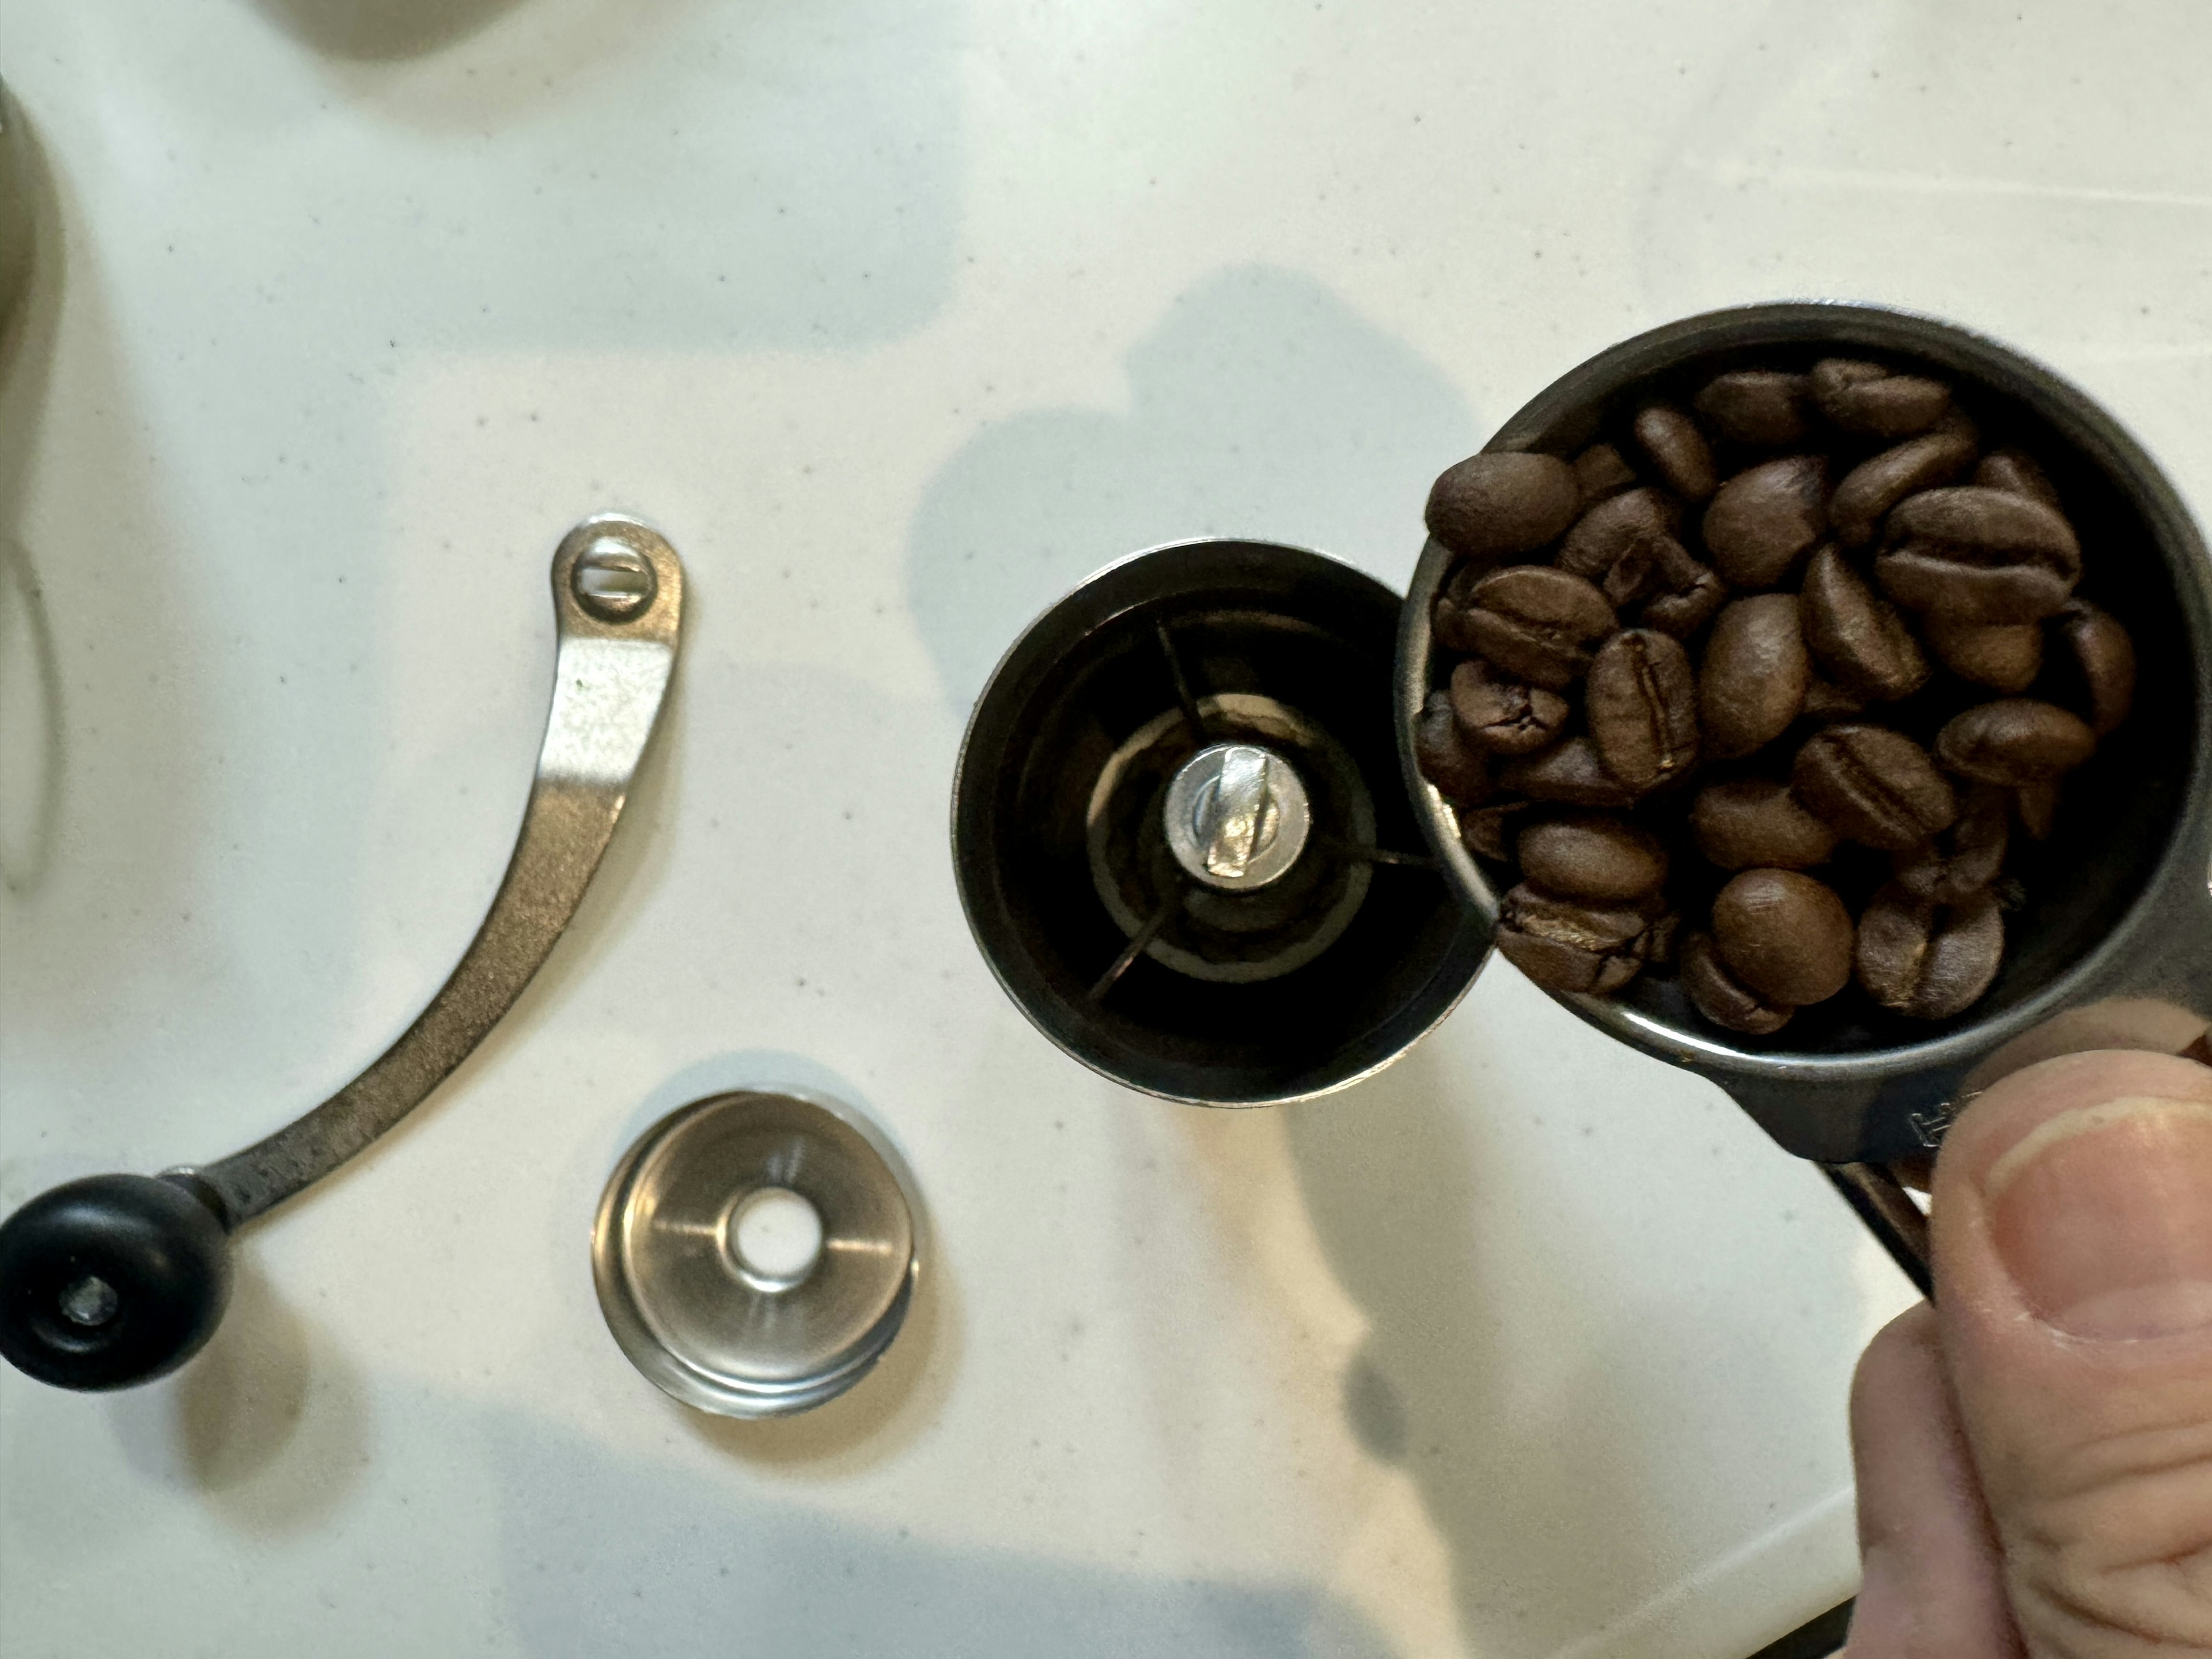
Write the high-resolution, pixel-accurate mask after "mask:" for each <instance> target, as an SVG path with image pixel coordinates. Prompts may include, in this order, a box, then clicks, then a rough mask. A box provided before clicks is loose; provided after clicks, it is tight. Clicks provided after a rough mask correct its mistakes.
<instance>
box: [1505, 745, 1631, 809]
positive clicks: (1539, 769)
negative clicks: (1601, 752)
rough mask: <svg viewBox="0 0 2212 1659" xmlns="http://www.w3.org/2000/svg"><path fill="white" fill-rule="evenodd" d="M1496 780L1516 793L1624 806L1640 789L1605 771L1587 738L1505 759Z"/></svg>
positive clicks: (1573, 803) (1582, 803) (1583, 803)
mask: <svg viewBox="0 0 2212 1659" xmlns="http://www.w3.org/2000/svg"><path fill="white" fill-rule="evenodd" d="M1498 782H1499V783H1501V784H1503V785H1504V787H1506V788H1508V789H1510V790H1512V791H1513V792H1514V793H1516V794H1522V795H1528V796H1530V797H1532V798H1533V799H1536V800H1555V801H1559V802H1562V803H1564V804H1565V805H1569V806H1626V805H1628V804H1629V803H1630V802H1632V801H1633V800H1634V799H1636V798H1637V797H1638V796H1639V795H1641V794H1642V793H1644V792H1643V791H1642V790H1641V789H1636V788H1632V787H1630V786H1629V785H1627V784H1626V783H1624V782H1622V781H1620V779H1619V778H1617V777H1615V776H1613V774H1612V773H1610V772H1608V771H1607V770H1606V767H1605V762H1604V761H1603V760H1602V759H1601V758H1600V757H1599V756H1598V750H1597V744H1595V743H1593V742H1591V741H1590V740H1589V738H1568V739H1567V740H1566V741H1565V742H1564V743H1555V744H1553V745H1552V746H1551V747H1550V748H1549V749H1547V750H1544V751H1543V752H1542V753H1541V754H1535V755H1523V756H1522V757H1520V758H1519V759H1517V760H1510V761H1508V762H1506V763H1505V765H1504V768H1503V769H1501V770H1500V771H1499V772H1498Z"/></svg>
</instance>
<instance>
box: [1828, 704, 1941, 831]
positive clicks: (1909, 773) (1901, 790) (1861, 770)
mask: <svg viewBox="0 0 2212 1659" xmlns="http://www.w3.org/2000/svg"><path fill="white" fill-rule="evenodd" d="M1790 788H1791V789H1792V790H1793V791H1795V792H1796V796H1797V799H1799V800H1801V801H1802V802H1804V803H1805V805H1807V806H1808V807H1810V808H1811V809H1812V810H1813V811H1815V812H1817V813H1819V814H1820V816H1821V817H1824V818H1826V820H1827V821H1828V823H1829V824H1830V825H1831V827H1832V828H1833V829H1835V831H1836V833H1837V834H1838V835H1839V836H1843V837H1844V839H1845V840H1846V841H1855V842H1858V843H1859V844H1860V845H1861V846H1863V847H1873V848H1879V849H1880V850H1881V851H1883V852H1886V853H1901V852H1903V851H1905V849H1906V848H1910V847H1917V846H1918V845H1919V844H1920V843H1921V842H1923V841H1926V840H1927V839H1928V838H1929V836H1933V835H1935V834H1936V832H1937V831H1939V830H1941V829H1948V827H1949V825H1950V823H1951V821H1952V820H1953V819H1954V818H1955V817H1957V816H1958V812H1959V805H1958V799H1957V797H1956V796H1955V795H1954V793H1952V789H1951V786H1950V784H1949V783H1948V781H1945V779H1944V777H1943V775H1942V773H1940V772H1938V771H1937V770H1936V767H1935V764H1934V763H1933V762H1931V761H1930V760H1929V758H1928V755H1927V751H1926V750H1923V749H1922V748H1921V746H1920V745H1919V744H1917V743H1915V742H1913V741H1912V739H1911V738H1908V737H1906V736H1905V735H1904V734H1903V733H1901V732H1892V731H1890V730H1889V729H1888V728H1887V727H1886V726H1868V725H1863V724H1859V723H1856V722H1845V723H1844V724H1841V725H1838V726H1829V727H1827V728H1826V730H1824V731H1821V732H1815V733H1814V735H1813V736H1812V737H1811V738H1808V739H1807V741H1806V744H1805V746H1804V747H1803V748H1802V749H1800V750H1798V751H1797V759H1796V763H1795V764H1793V765H1792V766H1791V768H1790Z"/></svg>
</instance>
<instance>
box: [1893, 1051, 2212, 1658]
mask: <svg viewBox="0 0 2212 1659" xmlns="http://www.w3.org/2000/svg"><path fill="white" fill-rule="evenodd" d="M1931 1219H1932V1223H1933V1238H1934V1249H1935V1258H1936V1309H1937V1315H1938V1318H1939V1321H1940V1323H1941V1328H1942V1347H1943V1354H1944V1358H1945V1362H1946V1367H1947V1370H1948V1374H1949V1376H1950V1379H1951V1382H1952V1385H1953V1388H1954V1395H1955V1397H1956V1400H1957V1403H1958V1407H1959V1412H1960V1420H1961V1421H1962V1423H1963V1425H1964V1426H1965V1429H1966V1438H1967V1442H1968V1443H1969V1445H1970V1447H1971V1449H1972V1456H1973V1460H1974V1464H1975V1467H1976V1470H1977V1472H1978V1475H1979V1478H1980V1480H1981V1485H1982V1490H1983V1492H1984V1495H1985V1497H1986V1498H1987V1499H1988V1502H1989V1506H1990V1514H1991V1516H1992V1518H1993V1520H1994V1522H1995V1525H1996V1534H1997V1537H1998V1539H1999V1541H2000V1544H2001V1546H2002V1551H2003V1557H2004V1573H2005V1582H2006V1586H2007V1589H2008V1593H2009V1595H2010V1598H2011V1601H2012V1605H2013V1610H2014V1614H2015V1618H2016V1620H2018V1622H2019V1626H2020V1629H2021V1634H2022V1636H2023V1637H2024V1638H2025V1639H2026V1642H2027V1649H2028V1651H2029V1652H2031V1653H2033V1654H2036V1655H2051V1656H2068V1659H2076V1656H2079V1659H2091V1656H2094V1659H2120V1656H2134V1655H2139V1654H2141V1655H2148V1654H2151V1653H2159V1654H2163V1655H2171V1654H2172V1653H2174V1652H2176V1651H2177V1650H2179V1651H2186V1652H2193V1651H2198V1650H2212V1071H2208V1070H2206V1069H2205V1068H2204V1067H2203V1066H2197V1065H2194V1064H2192V1063H2191V1062H2189V1061H2187V1060H2177V1059H2174V1058H2172V1057H2170V1056H2166V1055H2158V1054H2134V1053H2116V1052H2110V1053H2103V1054H2076V1055H2071V1056H2069V1057H2067V1058H2065V1059H2063V1060H2048V1061H2045V1062H2044V1063H2043V1064H2042V1065H2039V1066H2032V1067H2030V1068H2029V1069H2027V1070H2026V1071H2023V1072H2020V1073H2015V1074H2014V1075H2013V1076H2011V1077H2008V1078H2007V1079H2004V1080H2003V1081H2002V1082H2001V1083H1999V1084H1997V1085H1996V1086H1995V1087H1993V1088H1991V1089H1990V1091H1988V1093H1986V1094H1985V1095H1984V1096H1983V1097H1981V1098H1980V1099H1979V1100H1978V1101H1977V1102H1976V1103H1974V1105H1973V1106H1972V1109H1969V1110H1968V1111H1967V1112H1966V1115H1964V1117H1962V1118H1961V1119H1960V1122H1959V1125H1958V1127H1956V1128H1955V1129H1954V1130H1953V1131H1952V1133H1951V1136H1950V1139H1949V1140H1948V1143H1947V1144H1946V1146H1945V1147H1944V1149H1943V1154H1942V1158H1940V1159H1939V1160H1938V1161H1937V1164H1936V1189H1935V1195H1934V1206H1933V1214H1932V1218H1931Z"/></svg>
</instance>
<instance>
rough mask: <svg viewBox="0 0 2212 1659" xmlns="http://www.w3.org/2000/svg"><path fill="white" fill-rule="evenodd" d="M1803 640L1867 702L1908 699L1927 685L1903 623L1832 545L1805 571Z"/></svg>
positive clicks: (1840, 680)
mask: <svg viewBox="0 0 2212 1659" xmlns="http://www.w3.org/2000/svg"><path fill="white" fill-rule="evenodd" d="M1805 640H1806V643H1807V644H1808V645H1809V646H1811V647H1812V648H1813V654H1814V656H1815V657H1816V658H1818V659H1820V665H1821V666H1822V667H1823V668H1825V669H1826V670H1827V671H1828V672H1829V673H1831V674H1832V675H1834V676H1835V678H1836V680H1837V682H1838V684H1841V685H1842V686H1843V687H1844V689H1845V690H1848V691H1850V692H1852V693H1854V694H1855V695H1857V696H1859V697H1862V698H1864V699H1867V700H1869V701H1872V702H1894V701H1895V700H1896V699H1898V698H1899V697H1909V696H1911V695H1912V694H1913V693H1914V692H1915V691H1917V690H1919V689H1920V688H1921V687H1922V686H1923V685H1925V684H1927V683H1928V659H1927V658H1926V657H1924V656H1923V655H1922V654H1921V651H1920V647H1919V646H1918V644H1917V643H1916V642H1915V641H1914V640H1913V637H1912V630H1911V629H1909V628H1907V627H1906V626H1905V618H1904V617H1900V616H1899V615H1898V614H1897V608H1896V607H1895V606H1894V605H1891V604H1889V603H1888V601H1887V600H1885V599H1879V598H1877V597H1876V596H1875V591H1874V589H1872V588H1871V587H1869V586H1867V584H1866V581H1865V580H1864V579H1863V577H1861V576H1860V574H1859V573H1858V572H1857V570H1855V569H1854V568H1852V567H1851V563H1850V560H1848V559H1846V558H1845V557H1844V556H1843V554H1842V553H1840V552H1839V551H1838V550H1837V549H1836V548H1835V546H1834V545H1833V544H1830V545H1827V546H1825V547H1823V548H1821V549H1820V550H1819V551H1818V552H1816V553H1814V555H1813V560H1812V562H1811V563H1810V564H1808V565H1807V566H1806V567H1805Z"/></svg>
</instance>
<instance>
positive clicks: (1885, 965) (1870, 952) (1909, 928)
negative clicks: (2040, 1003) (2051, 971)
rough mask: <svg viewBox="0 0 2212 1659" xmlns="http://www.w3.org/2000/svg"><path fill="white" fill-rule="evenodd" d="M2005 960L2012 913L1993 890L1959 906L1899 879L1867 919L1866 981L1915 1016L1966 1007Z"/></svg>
mask: <svg viewBox="0 0 2212 1659" xmlns="http://www.w3.org/2000/svg"><path fill="white" fill-rule="evenodd" d="M2003 960H2004V917H2003V916H2002V915H2001V914H2000V913H1999V911H1998V908H1997V901H1996V896H1994V895H1993V894H1990V893H1982V894H1979V895H1978V896H1975V897H1972V898H1970V899H1967V900H1966V901H1965V902H1962V903H1959V904H1944V903H1942V902H1938V901H1936V900H1935V899H1927V898H1919V897H1917V896H1914V895H1913V894H1911V893H1910V892H1908V891H1906V890H1905V888H1904V887H1903V886H1902V885H1900V884H1897V883H1894V882H1893V883H1892V884H1890V885H1888V886H1887V887H1885V888H1883V889H1882V890H1881V891H1880V892H1879V893H1876V894H1875V896H1874V902H1873V903H1871V904H1869V905H1868V906H1867V909H1866V914H1865V915H1863V916H1861V917H1860V918H1859V937H1858V951H1857V964H1856V965H1857V972H1858V981H1859V983H1860V984H1861V985H1863V986H1864V987H1866V991H1867V994H1868V995H1869V996H1870V997H1872V998H1873V999H1874V1000H1875V1001H1876V1002H1878V1003H1880V1004H1881V1006H1883V1007H1885V1008H1888V1009H1891V1010H1893V1011H1894V1012H1898V1013H1900V1014H1909V1015H1911V1017H1912V1018H1915V1019H1948V1018H1951V1017H1952V1016H1953V1015H1954V1014H1961V1013H1964V1012H1966V1010H1967V1009H1968V1008H1970V1007H1971V1006H1973V1004H1974V1003H1975V1002H1976V1001H1977V1000H1978V999H1979V998H1980V997H1981V994H1982V993H1983V992H1984V991H1986V990H1988V989H1989V988H1990V981H1992V980H1994V979H1995V978H1996V976H1997V967H1998V965H1999V963H2002V961H2003Z"/></svg>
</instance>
